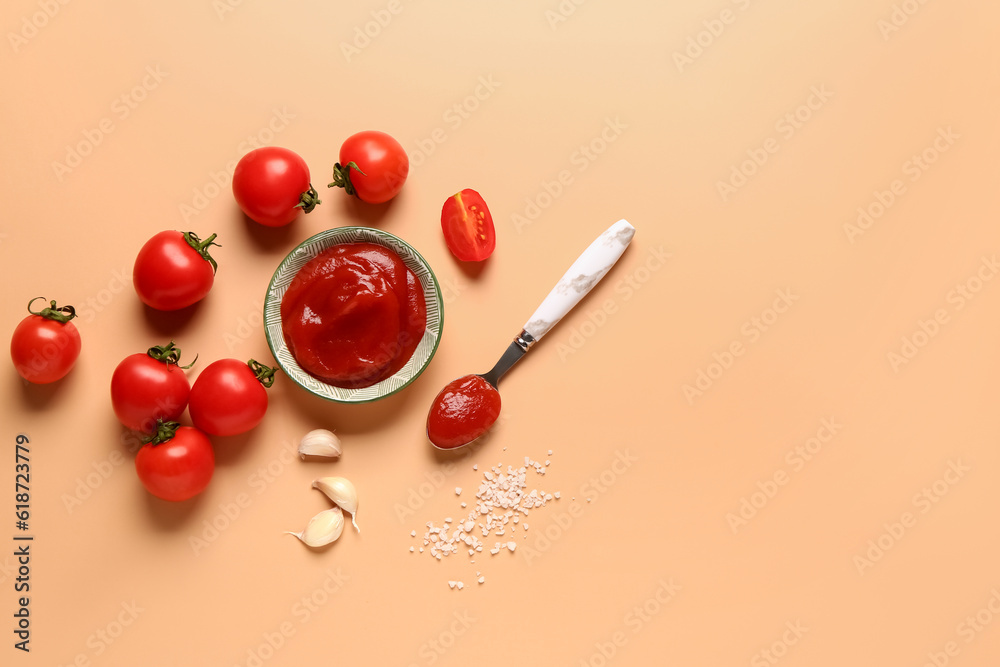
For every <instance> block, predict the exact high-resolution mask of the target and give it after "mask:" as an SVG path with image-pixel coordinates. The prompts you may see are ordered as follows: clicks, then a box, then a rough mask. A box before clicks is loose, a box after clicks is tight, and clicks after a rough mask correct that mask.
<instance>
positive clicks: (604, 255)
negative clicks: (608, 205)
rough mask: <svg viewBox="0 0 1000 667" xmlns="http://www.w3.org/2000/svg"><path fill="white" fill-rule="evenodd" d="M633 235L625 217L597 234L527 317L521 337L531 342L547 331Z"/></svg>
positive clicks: (633, 229)
mask: <svg viewBox="0 0 1000 667" xmlns="http://www.w3.org/2000/svg"><path fill="white" fill-rule="evenodd" d="M634 235H635V227H633V226H632V225H630V224H629V223H628V221H627V220H624V219H622V220H619V221H618V222H616V223H615V224H613V225H611V226H610V227H608V228H607V229H606V230H605V231H604V233H602V234H601V235H600V236H598V237H597V239H595V240H594V242H593V243H591V244H590V247H589V248H587V249H586V250H584V251H583V254H582V255H580V256H579V257H578V258H577V259H576V261H575V262H573V265H572V266H570V267H569V270H568V271H566V273H565V274H564V275H563V277H562V278H560V279H559V282H558V283H556V286H555V287H553V288H552V291H551V292H549V295H548V296H547V297H545V300H544V301H542V304H541V305H540V306H538V309H537V310H535V314H534V315H532V316H531V317H530V318H528V323H527V324H525V325H524V333H526V334H528V336H529V337H530V338H525V337H524V335H523V334H522V336H521V338H522V340H523V341H524V342H525V343H527V344H529V345H530V344H531V343H532V342H534V341H537V340H540V339H541V337H542V336H544V335H545V334H547V333H548V332H549V330H550V329H552V327H554V326H555V325H556V323H557V322H559V320H561V319H562V318H563V316H565V315H566V313H568V312H569V311H571V310H573V307H574V306H575V305H576V304H578V303H580V300H581V299H582V298H583V297H584V296H586V295H587V293H588V292H589V291H590V290H592V289H593V288H594V285H596V284H597V283H598V282H600V280H601V278H603V277H604V276H605V274H607V272H608V271H610V270H611V267H612V266H614V265H615V262H617V261H618V258H619V257H621V256H622V253H623V252H625V248H627V247H628V244H629V243H630V242H631V241H632V237H633V236H634Z"/></svg>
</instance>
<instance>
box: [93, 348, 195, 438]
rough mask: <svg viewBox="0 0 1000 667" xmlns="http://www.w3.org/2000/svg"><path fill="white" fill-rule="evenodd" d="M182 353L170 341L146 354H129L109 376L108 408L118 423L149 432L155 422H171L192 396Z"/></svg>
mask: <svg viewBox="0 0 1000 667" xmlns="http://www.w3.org/2000/svg"><path fill="white" fill-rule="evenodd" d="M180 357H181V351H180V349H179V348H176V347H174V342H173V341H170V342H169V343H167V344H166V345H163V346H156V347H151V348H149V350H148V351H147V352H145V353H140V354H131V355H129V356H127V357H125V359H123V360H122V362H121V363H120V364H118V367H117V368H115V372H114V373H113V374H112V375H111V405H112V407H113V408H114V410H115V415H116V416H117V417H118V421H120V422H121V423H122V424H124V425H125V426H127V427H128V428H130V429H132V430H134V431H141V432H143V433H152V432H153V429H155V428H156V421H157V420H158V419H160V420H163V421H174V420H176V419H177V418H178V417H180V416H181V413H182V412H184V408H185V407H187V403H188V397H189V396H190V395H191V385H190V384H189V383H188V379H187V375H185V374H184V370H185V368H189V367H190V366H187V367H185V368H182V367H180V366H178V365H177V362H178V361H180Z"/></svg>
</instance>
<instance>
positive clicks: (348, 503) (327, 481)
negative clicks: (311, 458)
mask: <svg viewBox="0 0 1000 667" xmlns="http://www.w3.org/2000/svg"><path fill="white" fill-rule="evenodd" d="M312 485H313V488H314V489H319V490H320V491H322V492H323V493H325V494H326V495H327V497H328V498H329V499H330V500H332V501H333V502H334V504H336V505H338V506H340V507H341V508H343V510H344V511H345V512H350V513H351V523H352V524H353V525H354V528H355V530H357V531H358V532H359V533H360V532H361V529H360V528H358V518H357V517H358V492H357V491H356V490H355V488H354V485H353V484H351V482H350V481H348V480H346V479H344V478H343V477H320V478H319V479H317V480H315V481H314V482H313V483H312Z"/></svg>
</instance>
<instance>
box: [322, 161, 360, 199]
mask: <svg viewBox="0 0 1000 667" xmlns="http://www.w3.org/2000/svg"><path fill="white" fill-rule="evenodd" d="M351 169H354V170H355V171H357V172H358V173H359V174H361V175H362V176H367V175H368V174H366V173H365V172H363V171H361V167H359V166H358V165H357V163H355V162H353V161H352V162H348V163H347V166H341V164H340V163H339V162H338V163H337V164H335V165H333V183H330V184H329V185H327V186H326V187H328V188H344V191H345V192H346V193H347V194H349V195H356V194H358V193H357V191H356V190H355V189H354V184H353V183H351Z"/></svg>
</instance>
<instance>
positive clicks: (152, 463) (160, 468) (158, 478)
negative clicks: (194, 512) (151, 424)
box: [135, 421, 215, 502]
mask: <svg viewBox="0 0 1000 667" xmlns="http://www.w3.org/2000/svg"><path fill="white" fill-rule="evenodd" d="M135 471H136V472H137V473H138V474H139V481H141V482H142V485H143V486H144V487H146V490H147V491H149V492H150V493H152V494H153V495H154V496H156V497H157V498H162V499H163V500H170V501H174V502H178V501H181V500H187V499H188V498H192V497H194V496H196V495H198V494H199V493H201V492H202V491H204V490H205V487H206V486H208V483H209V482H210V481H211V480H212V473H213V472H215V452H214V451H213V450H212V443H211V442H209V440H208V436H206V435H205V434H204V433H202V432H201V431H199V430H198V429H196V428H194V427H192V426H181V425H180V424H178V423H177V422H162V421H161V422H159V423H158V424H157V429H156V435H155V436H154V437H153V438H152V439H151V440H150V441H149V442H147V443H146V444H144V445H143V446H142V448H141V449H140V450H139V452H138V453H137V454H136V455H135Z"/></svg>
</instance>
